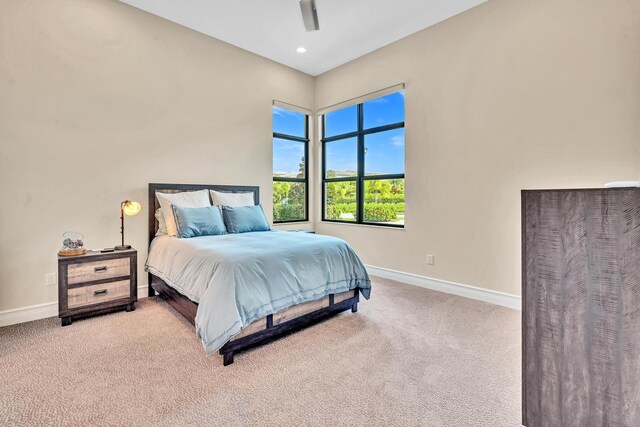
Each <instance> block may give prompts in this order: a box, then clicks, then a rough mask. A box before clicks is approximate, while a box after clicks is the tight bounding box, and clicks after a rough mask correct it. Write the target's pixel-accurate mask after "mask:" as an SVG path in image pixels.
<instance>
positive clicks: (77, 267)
mask: <svg viewBox="0 0 640 427" xmlns="http://www.w3.org/2000/svg"><path fill="white" fill-rule="evenodd" d="M130 272H131V267H130V264H129V258H115V259H107V260H103V261H94V262H84V263H78V264H69V267H68V270H67V278H68V279H67V280H68V283H69V284H70V285H73V284H76V283H84V282H91V281H94V280H102V279H110V278H113V277H124V276H129V274H130Z"/></svg>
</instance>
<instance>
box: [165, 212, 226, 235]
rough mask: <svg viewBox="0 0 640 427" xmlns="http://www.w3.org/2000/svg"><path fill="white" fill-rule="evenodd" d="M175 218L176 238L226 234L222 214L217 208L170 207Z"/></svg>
mask: <svg viewBox="0 0 640 427" xmlns="http://www.w3.org/2000/svg"><path fill="white" fill-rule="evenodd" d="M171 208H172V209H173V216H175V218H176V228H177V229H178V237H180V238H182V239H185V238H189V237H197V236H216V235H218V234H227V229H226V227H225V226H224V221H223V219H222V212H220V208H219V207H218V206H208V207H206V208H184V207H180V206H176V205H171Z"/></svg>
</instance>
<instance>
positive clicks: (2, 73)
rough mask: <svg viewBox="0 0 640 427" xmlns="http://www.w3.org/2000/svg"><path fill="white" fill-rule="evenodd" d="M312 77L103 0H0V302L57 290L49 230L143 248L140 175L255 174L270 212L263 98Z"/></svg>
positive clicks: (205, 179) (190, 178)
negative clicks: (134, 203)
mask: <svg viewBox="0 0 640 427" xmlns="http://www.w3.org/2000/svg"><path fill="white" fill-rule="evenodd" d="M273 99H278V100H282V101H286V102H289V103H293V104H296V105H300V106H303V107H308V108H311V107H312V106H313V79H312V78H311V77H310V76H307V75H305V74H302V73H300V72H297V71H294V70H292V69H290V68H287V67H285V66H282V65H279V64H276V63H274V62H272V61H269V60H266V59H264V58H261V57H258V56H256V55H253V54H251V53H248V52H246V51H243V50H241V49H238V48H236V47H233V46H231V45H228V44H225V43H223V42H220V41H217V40H215V39H212V38H210V37H207V36H204V35H202V34H199V33H196V32H194V31H191V30H188V29H186V28H184V27H180V26H178V25H175V24H172V23H170V22H168V21H165V20H163V19H160V18H157V17H154V16H152V15H149V14H146V13H144V12H142V11H139V10H138V9H134V8H132V7H129V6H127V5H124V4H122V3H119V2H117V1H109V0H75V1H74V0H55V1H42V0H40V1H37V0H2V1H1V2H0V182H1V183H2V200H3V201H4V202H3V203H2V204H1V205H0V236H2V238H1V240H0V260H1V261H0V263H1V265H0V311H2V310H6V309H12V308H18V307H24V306H28V305H34V304H39V303H45V302H49V301H55V300H56V298H57V294H56V288H55V287H45V286H44V279H45V273H47V272H54V271H56V268H57V267H56V257H55V254H56V251H57V250H58V249H59V245H60V244H61V242H62V233H63V232H64V231H67V230H77V231H80V232H82V233H84V235H85V236H86V242H87V244H88V246H89V247H90V248H96V247H105V246H113V245H114V244H116V243H117V242H118V239H119V218H118V217H119V203H120V201H122V200H123V199H125V198H133V199H134V200H138V201H140V202H141V203H142V205H143V209H144V211H143V212H142V213H141V214H140V215H138V216H135V217H128V218H127V219H126V221H127V224H126V226H127V231H128V238H127V240H128V242H129V243H131V244H133V245H134V246H135V247H137V248H138V249H139V250H140V253H139V259H140V263H139V273H140V277H141V282H146V275H145V274H143V264H144V260H145V258H146V246H147V234H146V233H147V211H146V209H147V192H146V188H147V183H149V182H183V183H220V184H246V185H255V184H259V185H260V187H261V191H262V201H263V202H264V205H265V210H266V211H267V212H270V211H271V194H272V190H271V156H272V148H271V102H272V100H273Z"/></svg>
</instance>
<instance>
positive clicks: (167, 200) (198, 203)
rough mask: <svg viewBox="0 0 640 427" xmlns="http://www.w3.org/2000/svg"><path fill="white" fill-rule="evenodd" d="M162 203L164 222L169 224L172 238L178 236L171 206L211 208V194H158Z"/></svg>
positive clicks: (205, 192) (193, 192)
mask: <svg viewBox="0 0 640 427" xmlns="http://www.w3.org/2000/svg"><path fill="white" fill-rule="evenodd" d="M156 197H157V198H158V201H159V202H160V208H162V213H163V214H164V221H165V223H166V224H167V234H168V235H169V236H171V237H175V236H177V235H178V228H177V227H176V218H175V217H174V216H173V209H171V205H176V206H181V207H184V208H206V207H208V206H211V202H210V201H209V192H208V191H207V190H200V191H185V192H182V193H156Z"/></svg>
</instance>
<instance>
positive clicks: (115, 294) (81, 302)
mask: <svg viewBox="0 0 640 427" xmlns="http://www.w3.org/2000/svg"><path fill="white" fill-rule="evenodd" d="M130 291H131V282H130V281H129V280H122V281H119V282H109V283H102V284H100V285H91V286H82V287H80V288H71V289H69V292H68V307H69V308H77V307H82V306H85V305H91V304H99V303H101V302H105V301H112V300H116V299H120V298H129V295H130Z"/></svg>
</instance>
